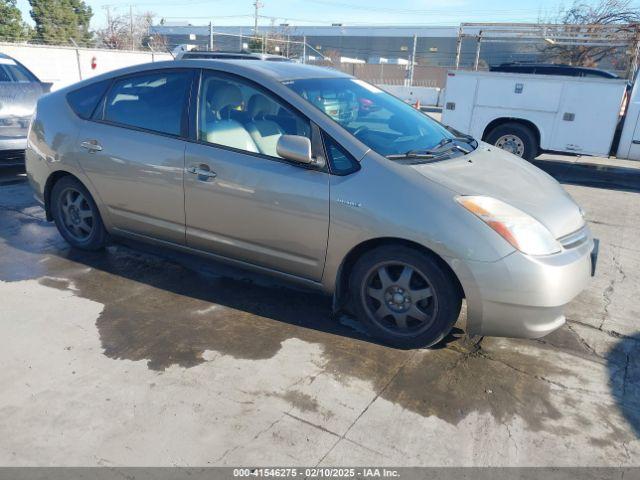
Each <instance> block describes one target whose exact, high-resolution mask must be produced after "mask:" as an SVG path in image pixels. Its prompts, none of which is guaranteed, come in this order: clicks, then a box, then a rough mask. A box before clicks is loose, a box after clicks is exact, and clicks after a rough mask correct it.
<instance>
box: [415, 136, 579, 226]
mask: <svg viewBox="0 0 640 480" xmlns="http://www.w3.org/2000/svg"><path fill="white" fill-rule="evenodd" d="M411 168H413V169H415V170H416V171H417V172H419V173H421V174H422V175H424V176H425V177H427V178H429V179H431V180H432V181H435V182H437V183H439V184H441V185H443V186H445V187H447V188H449V189H450V190H453V191H455V192H456V193H458V194H460V195H486V196H489V197H493V198H497V199H499V200H502V201H503V202H506V203H508V204H510V205H512V206H514V207H516V208H518V209H520V210H522V211H523V212H526V213H528V214H529V215H531V216H533V217H534V218H536V219H537V220H538V221H539V222H541V223H542V224H543V225H544V226H546V227H547V228H548V229H549V231H550V232H551V233H552V234H553V235H554V236H555V237H556V238H560V237H563V236H565V235H568V234H569V233H572V232H575V231H576V230H578V229H580V228H581V227H582V226H583V225H584V219H583V217H582V214H581V212H580V208H579V207H578V205H577V204H576V203H575V202H574V201H573V199H572V198H571V197H570V196H569V194H568V193H567V192H565V190H564V189H563V188H562V186H560V184H559V183H558V182H557V181H556V180H554V179H553V178H552V177H551V176H549V175H548V174H546V173H545V172H543V171H542V170H540V169H539V168H537V167H535V166H533V165H532V164H531V163H529V162H527V161H525V160H523V159H521V158H519V157H516V156H515V155H512V154H510V153H508V152H505V151H504V150H501V149H499V148H497V147H494V146H491V145H488V144H486V143H480V145H479V146H478V148H476V149H475V150H474V151H473V152H471V153H469V154H467V155H464V156H461V157H458V158H455V159H451V160H445V161H441V162H435V163H426V164H421V165H412V166H411Z"/></svg>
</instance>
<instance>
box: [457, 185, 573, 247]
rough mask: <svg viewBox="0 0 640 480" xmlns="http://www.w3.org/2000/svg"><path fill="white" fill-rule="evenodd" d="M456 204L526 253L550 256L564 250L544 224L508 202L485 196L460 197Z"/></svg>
mask: <svg viewBox="0 0 640 480" xmlns="http://www.w3.org/2000/svg"><path fill="white" fill-rule="evenodd" d="M456 201H457V202H458V203H459V204H460V205H462V206H463V207H464V208H466V209H467V210H469V211H470V212H471V213H473V214H474V215H476V216H477V217H478V218H480V219H481V220H482V221H483V222H484V223H486V224H487V225H489V226H490V227H491V228H492V229H493V230H495V231H496V232H497V233H498V234H500V236H501V237H502V238H504V239H505V240H506V241H507V242H509V243H510V244H511V245H513V246H514V247H515V248H517V249H518V250H520V251H521V252H522V253H526V254H528V255H550V254H552V253H557V252H559V251H560V250H561V249H562V247H561V246H560V243H558V241H557V240H556V239H555V238H553V235H551V232H549V230H548V229H547V228H546V227H545V226H544V225H542V224H541V223H540V222H539V221H537V220H536V219H535V218H533V217H532V216H531V215H528V214H526V213H524V212H523V211H522V210H518V209H517V208H515V207H512V206H511V205H509V204H507V203H504V202H501V201H500V200H497V199H495V198H491V197H482V196H459V197H456Z"/></svg>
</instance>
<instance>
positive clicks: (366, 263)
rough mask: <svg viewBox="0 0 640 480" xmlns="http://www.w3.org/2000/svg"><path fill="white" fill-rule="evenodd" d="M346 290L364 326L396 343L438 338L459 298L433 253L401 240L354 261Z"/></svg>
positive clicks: (445, 331)
mask: <svg viewBox="0 0 640 480" xmlns="http://www.w3.org/2000/svg"><path fill="white" fill-rule="evenodd" d="M350 293H351V298H353V300H354V307H355V311H356V314H357V316H358V318H359V319H360V321H361V322H362V323H363V324H364V325H365V326H366V327H367V329H368V330H369V332H370V333H371V334H372V335H373V336H374V337H376V338H378V339H379V340H381V341H382V342H384V343H386V344H389V345H392V346H396V347H400V348H417V347H430V346H432V345H434V344H436V343H438V342H439V341H440V340H442V339H443V338H444V337H445V336H446V335H447V334H448V333H449V331H450V330H451V328H452V327H453V325H454V323H455V322H456V320H457V318H458V315H459V313H460V305H461V301H462V299H461V295H460V291H459V288H458V286H457V284H456V282H455V280H454V279H453V278H452V275H451V273H450V272H449V271H448V270H446V269H445V268H444V267H443V266H442V265H441V264H440V263H439V262H438V261H437V260H436V259H435V258H434V257H432V256H430V255H427V254H424V253H422V252H419V251H417V250H414V249H411V248H408V247H405V246H384V247H380V248H376V249H374V250H372V251H370V252H367V253H365V254H364V255H363V256H362V257H361V258H360V259H359V260H358V262H357V263H356V265H355V266H354V269H353V272H352V274H351V279H350Z"/></svg>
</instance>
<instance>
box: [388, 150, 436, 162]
mask: <svg viewBox="0 0 640 480" xmlns="http://www.w3.org/2000/svg"><path fill="white" fill-rule="evenodd" d="M385 157H387V158H388V159H389V160H398V159H402V158H419V159H422V160H429V159H431V158H435V157H436V155H434V154H433V153H424V152H421V151H419V150H409V151H408V152H405V153H392V154H391V155H385Z"/></svg>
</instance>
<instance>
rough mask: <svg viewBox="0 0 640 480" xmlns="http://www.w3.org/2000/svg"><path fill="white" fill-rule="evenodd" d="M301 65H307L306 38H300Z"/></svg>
mask: <svg viewBox="0 0 640 480" xmlns="http://www.w3.org/2000/svg"><path fill="white" fill-rule="evenodd" d="M302 63H307V37H306V35H305V36H303V37H302Z"/></svg>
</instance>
